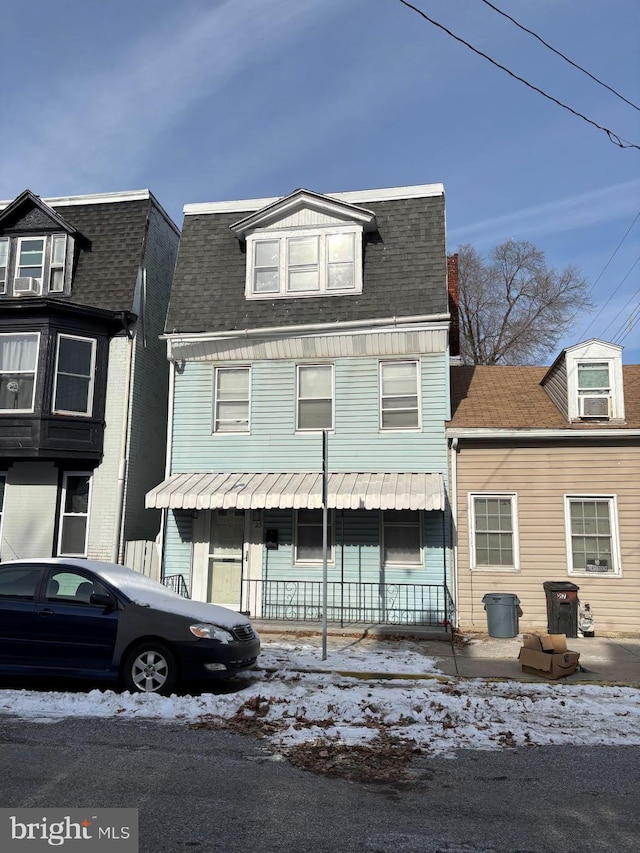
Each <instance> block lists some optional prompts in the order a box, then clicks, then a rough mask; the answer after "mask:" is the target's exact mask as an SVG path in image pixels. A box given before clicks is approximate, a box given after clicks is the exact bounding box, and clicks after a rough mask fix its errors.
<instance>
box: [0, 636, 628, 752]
mask: <svg viewBox="0 0 640 853" xmlns="http://www.w3.org/2000/svg"><path fill="white" fill-rule="evenodd" d="M260 664H261V667H262V669H261V670H259V671H256V672H253V673H248V674H245V675H243V676H242V677H241V678H240V679H239V687H238V690H237V691H234V692H220V693H202V694H201V695H197V696H171V697H162V696H155V695H146V694H136V695H130V694H128V693H117V692H114V691H112V690H106V691H104V692H103V691H100V690H91V691H90V692H88V693H78V692H75V693H74V692H68V693H66V692H65V693H62V692H53V691H47V692H37V691H31V690H7V689H5V690H0V714H1V715H3V717H4V720H5V721H8V720H11V719H12V718H14V719H15V718H20V719H31V720H34V721H38V722H43V723H44V722H55V721H57V720H60V719H61V718H65V717H71V716H73V717H79V716H80V717H103V718H114V717H115V718H118V717H119V718H123V719H132V718H133V719H154V720H158V721H165V722H172V723H185V724H187V723H205V724H209V725H211V726H212V727H214V728H215V727H216V725H221V726H224V725H228V724H230V723H234V726H235V728H236V729H237V730H240V731H242V730H247V731H253V732H254V733H258V734H262V735H264V736H266V737H268V738H269V740H270V741H271V743H272V744H273V746H274V747H276V748H281V749H283V750H287V749H288V748H292V747H296V746H299V745H301V744H303V743H309V742H312V741H316V740H317V739H324V740H327V741H330V742H337V743H346V744H363V743H368V742H371V741H373V740H375V739H376V738H378V737H379V736H380V735H384V736H390V737H393V738H399V739H407V740H411V741H414V742H415V743H416V745H417V746H419V747H420V748H422V749H424V750H427V751H429V752H432V753H433V752H437V753H445V754H449V755H451V756H452V757H453V755H454V750H456V749H465V748H473V749H497V748H500V747H503V746H516V745H517V746H520V745H524V744H539V745H544V744H617V745H622V744H626V745H631V744H636V745H637V744H640V690H635V689H633V688H629V687H600V686H594V685H587V684H565V683H562V682H560V683H558V682H552V683H547V682H541V683H537V682H536V683H524V682H518V681H500V682H498V681H485V680H482V679H457V678H445V677H434V678H427V679H422V680H416V679H410V678H407V679H393V680H385V679H380V678H378V679H376V678H373V679H361V678H357V677H346V676H341V675H339V674H337V673H335V672H334V673H332V672H311V671H310V670H313V669H315V670H317V669H322V668H326V669H329V668H330V667H334V668H335V669H341V670H349V671H351V672H358V671H361V672H376V673H384V672H398V671H399V669H401V670H402V671H403V672H407V673H410V672H413V673H415V672H420V673H425V672H432V673H434V674H437V672H436V668H435V663H434V661H433V660H431V659H429V658H425V657H424V656H422V655H420V654H419V653H418V652H417V651H412V650H411V649H410V648H409V649H403V650H402V653H401V658H400V657H399V655H398V650H397V647H396V650H395V654H393V652H392V650H391V649H389V650H388V651H385V650H384V649H381V648H380V644H378V646H377V649H367V648H364V649H362V648H360V649H349V648H347V649H343V650H340V651H335V652H332V653H331V654H330V656H329V660H328V661H326V662H323V661H322V660H321V658H320V653H319V650H318V649H317V647H315V646H313V645H305V644H304V643H300V644H292V643H282V642H280V643H269V642H267V643H265V644H264V651H263V653H262V655H261V658H260ZM272 669H275V671H271V670H272Z"/></svg>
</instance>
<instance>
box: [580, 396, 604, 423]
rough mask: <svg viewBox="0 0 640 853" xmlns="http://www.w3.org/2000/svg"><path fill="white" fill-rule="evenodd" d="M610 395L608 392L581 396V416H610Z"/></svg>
mask: <svg viewBox="0 0 640 853" xmlns="http://www.w3.org/2000/svg"><path fill="white" fill-rule="evenodd" d="M609 403H610V397H609V396H608V394H588V395H587V394H585V395H584V396H583V397H580V417H581V418H608V417H609Z"/></svg>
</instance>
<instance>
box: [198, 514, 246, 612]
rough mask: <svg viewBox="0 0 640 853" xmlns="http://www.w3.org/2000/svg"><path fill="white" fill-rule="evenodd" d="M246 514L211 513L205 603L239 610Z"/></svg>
mask: <svg viewBox="0 0 640 853" xmlns="http://www.w3.org/2000/svg"><path fill="white" fill-rule="evenodd" d="M244 528H245V514H244V510H241V509H237V510H236V509H228V510H224V509H223V510H217V511H216V510H214V511H213V512H212V513H211V525H210V530H209V562H208V577H207V601H212V602H214V603H215V604H223V605H225V607H231V608H232V609H234V610H239V609H240V595H241V589H242V570H243V565H244V550H245V546H244V543H245V530H244Z"/></svg>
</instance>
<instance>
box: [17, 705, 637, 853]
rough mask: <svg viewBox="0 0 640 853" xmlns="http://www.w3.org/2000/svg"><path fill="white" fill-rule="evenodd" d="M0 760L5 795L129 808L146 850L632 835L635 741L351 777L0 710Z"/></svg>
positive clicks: (191, 732) (384, 846)
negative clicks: (375, 778) (383, 777)
mask: <svg viewBox="0 0 640 853" xmlns="http://www.w3.org/2000/svg"><path fill="white" fill-rule="evenodd" d="M0 769H1V770H2V773H1V774H0V802H1V803H2V806H4V807H14V808H17V807H43V808H44V807H60V808H72V807H74V808H75V807H78V808H104V807H107V806H112V807H134V808H138V809H139V819H140V850H141V851H144V852H145V853H147V851H148V853H152V851H154V853H160V852H161V851H170V853H179V851H185V850H194V851H203V853H205V851H207V852H208V851H224V853H248V851H252V850H261V851H263V853H280V851H288V853H307V851H309V853H312V852H313V853H324V851H327V853H328V851H331V853H341V851H344V853H351V851H354V853H355V851H362V853H438V851H441V853H547V851H549V853H551V851H553V853H573V851H575V853H585V851H588V853H600V851H602V852H603V853H604V851H607V853H610V851H621V852H622V853H626V851H629V853H631V851H633V853H636V851H637V849H638V838H640V749H639V748H637V747H591V748H586V747H529V748H520V749H512V748H504V749H502V750H499V751H493V752H478V751H471V750H465V751H460V752H458V753H457V757H456V758H443V757H430V756H429V754H428V753H423V754H421V755H418V756H416V758H415V759H414V761H413V763H412V773H411V778H410V781H409V782H403V783H398V784H389V783H373V784H371V783H370V784H362V783H358V782H349V781H346V780H345V779H340V778H326V777H324V776H319V775H316V774H314V773H310V772H306V771H304V770H299V769H296V768H294V767H292V766H291V765H290V764H289V763H288V762H287V761H286V760H284V759H283V758H282V757H281V756H279V755H278V754H274V753H273V752H272V751H271V749H270V748H269V747H268V746H267V744H266V741H263V740H258V739H255V738H253V737H250V736H247V735H237V734H231V733H229V732H222V731H215V730H202V729H191V728H188V727H186V726H182V725H176V724H174V723H172V724H162V723H154V722H149V721H126V720H99V719H82V718H75V719H65V720H61V721H59V722H55V723H37V722H33V721H29V722H27V721H23V720H19V719H17V718H12V717H8V716H5V717H2V718H0Z"/></svg>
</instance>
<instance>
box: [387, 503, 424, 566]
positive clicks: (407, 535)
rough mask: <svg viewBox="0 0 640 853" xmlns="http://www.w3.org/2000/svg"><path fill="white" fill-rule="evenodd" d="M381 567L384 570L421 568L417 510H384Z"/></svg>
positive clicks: (419, 530)
mask: <svg viewBox="0 0 640 853" xmlns="http://www.w3.org/2000/svg"><path fill="white" fill-rule="evenodd" d="M382 565H383V566H384V567H385V568H394V567H402V568H416V567H420V568H422V566H423V555H422V516H421V513H420V512H419V510H412V509H389V510H384V512H383V513H382Z"/></svg>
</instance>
